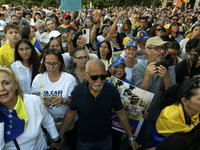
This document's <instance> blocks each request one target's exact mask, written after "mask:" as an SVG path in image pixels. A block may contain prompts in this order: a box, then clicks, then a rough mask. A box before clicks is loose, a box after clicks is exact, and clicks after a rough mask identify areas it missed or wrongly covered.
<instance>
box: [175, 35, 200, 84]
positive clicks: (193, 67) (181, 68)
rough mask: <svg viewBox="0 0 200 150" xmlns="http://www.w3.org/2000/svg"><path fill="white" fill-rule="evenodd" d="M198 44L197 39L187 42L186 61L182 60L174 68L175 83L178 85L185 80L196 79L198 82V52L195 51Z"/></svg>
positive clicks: (199, 53)
mask: <svg viewBox="0 0 200 150" xmlns="http://www.w3.org/2000/svg"><path fill="white" fill-rule="evenodd" d="M198 43H199V39H197V38H194V39H191V40H189V41H188V42H187V44H186V56H187V59H184V60H183V61H181V62H180V64H178V65H177V66H176V67H175V71H176V82H177V83H178V84H179V83H181V82H182V81H183V80H184V79H187V78H196V79H198V80H200V60H199V58H200V51H199V50H198V51H195V50H196V49H197V45H198ZM195 63H196V64H195Z"/></svg>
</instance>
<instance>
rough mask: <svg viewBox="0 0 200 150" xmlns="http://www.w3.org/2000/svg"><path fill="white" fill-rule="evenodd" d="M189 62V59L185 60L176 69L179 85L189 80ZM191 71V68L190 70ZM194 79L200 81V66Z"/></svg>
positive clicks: (195, 71) (194, 74) (195, 72)
mask: <svg viewBox="0 0 200 150" xmlns="http://www.w3.org/2000/svg"><path fill="white" fill-rule="evenodd" d="M187 61H188V59H185V60H183V61H182V62H180V63H179V64H178V65H176V67H175V72H176V82H177V83H178V84H179V83H181V82H182V81H183V80H185V79H187V78H189V72H188V67H187V63H188V62H187ZM190 70H191V68H190ZM192 78H195V79H198V80H200V66H199V67H197V68H195V70H194V72H193V77H192Z"/></svg>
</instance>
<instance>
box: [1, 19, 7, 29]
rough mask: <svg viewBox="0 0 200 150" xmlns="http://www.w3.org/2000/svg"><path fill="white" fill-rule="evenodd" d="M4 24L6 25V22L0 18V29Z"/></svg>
mask: <svg viewBox="0 0 200 150" xmlns="http://www.w3.org/2000/svg"><path fill="white" fill-rule="evenodd" d="M5 26H6V22H5V21H3V20H0V31H3V30H4V27H5Z"/></svg>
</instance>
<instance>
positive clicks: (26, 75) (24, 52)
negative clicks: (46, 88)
mask: <svg viewBox="0 0 200 150" xmlns="http://www.w3.org/2000/svg"><path fill="white" fill-rule="evenodd" d="M39 67H40V60H39V58H38V55H37V52H36V50H35V48H34V46H33V45H32V44H31V42H30V41H29V40H27V39H21V40H19V41H18V42H17V43H16V46H15V62H14V63H12V65H11V68H12V70H13V71H14V72H15V73H16V74H17V76H18V77H19V80H20V82H21V85H22V88H23V90H24V93H25V94H31V83H32V81H33V79H34V78H35V76H36V75H37V74H38V70H39Z"/></svg>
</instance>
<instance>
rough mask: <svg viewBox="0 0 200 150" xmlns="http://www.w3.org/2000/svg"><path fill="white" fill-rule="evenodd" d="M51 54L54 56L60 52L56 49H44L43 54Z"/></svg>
mask: <svg viewBox="0 0 200 150" xmlns="http://www.w3.org/2000/svg"><path fill="white" fill-rule="evenodd" d="M51 52H52V53H54V54H56V55H57V54H59V53H60V51H59V50H57V49H45V53H47V54H49V53H51Z"/></svg>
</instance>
